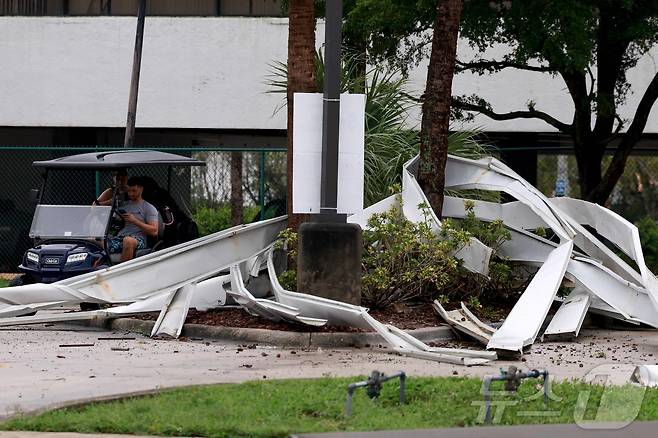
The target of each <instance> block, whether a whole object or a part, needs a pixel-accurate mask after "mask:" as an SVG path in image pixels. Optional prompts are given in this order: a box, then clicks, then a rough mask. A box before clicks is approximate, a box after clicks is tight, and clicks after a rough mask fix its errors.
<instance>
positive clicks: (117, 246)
mask: <svg viewBox="0 0 658 438" xmlns="http://www.w3.org/2000/svg"><path fill="white" fill-rule="evenodd" d="M143 191H144V183H143V182H142V180H141V179H140V178H139V177H131V178H130V179H128V201H127V202H125V203H123V204H122V205H121V206H120V207H119V209H118V210H117V212H118V213H119V214H120V215H121V217H122V218H123V220H124V221H125V225H124V227H123V228H122V229H121V230H120V231H119V233H118V234H117V235H116V236H115V237H111V238H109V239H108V241H107V248H108V250H109V252H110V254H112V253H115V254H116V253H121V261H122V262H125V261H127V260H130V259H132V258H134V257H135V251H137V250H140V249H145V248H146V247H147V237H149V236H150V237H156V236H157V235H158V210H156V208H155V207H154V206H153V205H151V204H149V203H148V202H146V201H145V200H144V199H143V198H142V192H143Z"/></svg>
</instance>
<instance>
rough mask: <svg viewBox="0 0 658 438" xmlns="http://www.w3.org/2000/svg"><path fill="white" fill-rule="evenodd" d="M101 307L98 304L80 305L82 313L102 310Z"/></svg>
mask: <svg viewBox="0 0 658 438" xmlns="http://www.w3.org/2000/svg"><path fill="white" fill-rule="evenodd" d="M100 308H101V305H100V304H98V303H80V310H82V311H88V310H100Z"/></svg>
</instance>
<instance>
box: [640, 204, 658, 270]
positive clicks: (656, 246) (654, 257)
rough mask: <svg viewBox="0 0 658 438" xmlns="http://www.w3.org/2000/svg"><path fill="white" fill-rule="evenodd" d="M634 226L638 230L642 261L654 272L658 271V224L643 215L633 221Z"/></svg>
mask: <svg viewBox="0 0 658 438" xmlns="http://www.w3.org/2000/svg"><path fill="white" fill-rule="evenodd" d="M635 226H636V227H637V228H638V230H639V232H640V241H641V242H642V252H643V253H644V261H645V262H646V264H647V267H648V268H649V269H650V270H651V272H653V273H655V272H657V271H658V224H656V221H655V220H653V219H651V218H650V217H649V216H645V217H643V218H642V219H640V220H638V221H637V222H635Z"/></svg>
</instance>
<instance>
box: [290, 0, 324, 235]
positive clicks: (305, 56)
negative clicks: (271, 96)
mask: <svg viewBox="0 0 658 438" xmlns="http://www.w3.org/2000/svg"><path fill="white" fill-rule="evenodd" d="M288 17H289V21H288V90H287V91H288V92H287V96H286V98H287V105H288V172H287V175H288V181H287V183H288V226H289V227H290V228H292V229H294V230H297V229H298V228H299V224H301V223H302V222H303V221H304V218H305V215H297V214H293V213H292V211H293V210H292V155H293V138H292V131H293V129H292V117H293V110H294V102H293V95H294V93H296V92H311V93H312V92H315V91H317V90H316V84H315V62H314V61H315V9H314V4H313V0H290V4H289V6H288Z"/></svg>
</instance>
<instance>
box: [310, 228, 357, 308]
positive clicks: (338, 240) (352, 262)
mask: <svg viewBox="0 0 658 438" xmlns="http://www.w3.org/2000/svg"><path fill="white" fill-rule="evenodd" d="M362 252H363V233H362V231H361V227H360V226H359V225H357V224H345V223H335V222H334V223H332V222H305V223H303V224H302V225H301V226H300V227H299V255H298V258H297V290H298V291H299V292H304V293H309V294H312V295H316V296H319V297H324V298H330V299H332V300H337V301H342V302H345V303H350V304H357V305H360V304H361V253H362Z"/></svg>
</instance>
